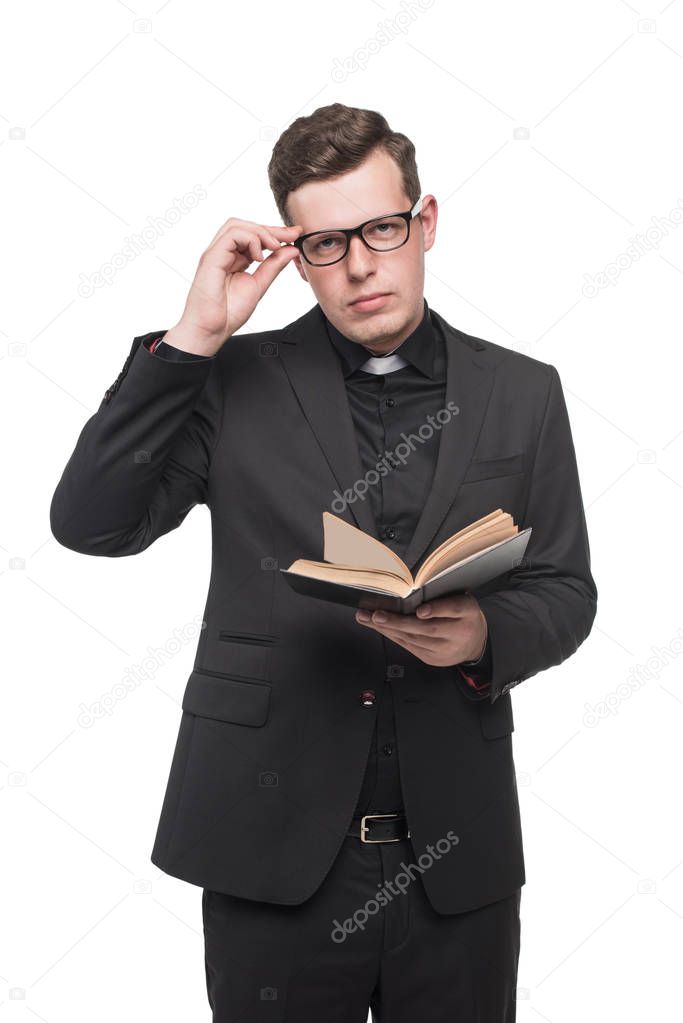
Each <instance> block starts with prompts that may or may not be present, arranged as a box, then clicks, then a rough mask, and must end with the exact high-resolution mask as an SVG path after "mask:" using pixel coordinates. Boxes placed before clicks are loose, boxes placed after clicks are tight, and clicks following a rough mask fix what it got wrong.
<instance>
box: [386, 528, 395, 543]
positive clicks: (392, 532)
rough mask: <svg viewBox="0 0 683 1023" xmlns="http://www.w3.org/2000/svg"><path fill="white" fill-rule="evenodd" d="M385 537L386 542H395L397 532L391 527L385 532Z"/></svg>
mask: <svg viewBox="0 0 683 1023" xmlns="http://www.w3.org/2000/svg"><path fill="white" fill-rule="evenodd" d="M383 536H384V538H385V539H386V540H393V539H394V538H395V537H396V530H395V529H393V528H392V527H391V526H389V528H388V529H385V530H384V533H383Z"/></svg>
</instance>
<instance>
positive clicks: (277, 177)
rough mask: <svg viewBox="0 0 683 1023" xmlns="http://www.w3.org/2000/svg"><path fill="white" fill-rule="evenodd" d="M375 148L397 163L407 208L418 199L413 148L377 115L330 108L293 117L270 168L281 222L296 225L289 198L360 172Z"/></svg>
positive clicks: (336, 105) (339, 106)
mask: <svg viewBox="0 0 683 1023" xmlns="http://www.w3.org/2000/svg"><path fill="white" fill-rule="evenodd" d="M375 149H383V150H384V151H385V152H386V153H387V154H388V155H389V156H391V157H392V158H393V159H394V160H395V162H396V163H397V165H398V167H399V170H400V171H401V178H402V182H403V188H404V191H405V193H406V195H407V196H408V198H409V200H410V203H411V205H412V204H413V203H416V202H417V200H418V199H419V197H420V179H419V177H418V174H417V163H416V162H415V146H414V145H413V143H412V142H411V141H410V139H409V138H407V136H405V135H402V134H401V132H398V131H392V130H391V128H390V127H389V125H388V124H387V121H386V119H385V118H384V117H383V116H382V114H380V113H378V112H377V111H376V110H362V109H360V108H359V107H347V106H345V105H344V104H343V103H331V104H330V105H329V106H326V107H318V109H317V110H314V111H313V113H312V114H310V115H309V116H308V117H297V119H296V120H295V121H293V122H292V123H291V124H290V126H289V127H288V128H287V129H286V130H285V131H284V132H283V133H282V135H280V137H279V139H278V140H277V142H276V143H275V145H274V147H273V153H272V156H271V158H270V163H269V164H268V180H269V181H270V187H271V189H272V192H273V195H274V197H275V203H276V205H277V208H278V210H279V212H280V216H281V217H282V220H283V223H284V224H286V225H287V226H288V227H291V226H292V224H293V223H294V221H293V220H292V218H291V217H290V215H289V212H288V210H287V197H288V195H289V193H290V192H294V191H295V190H296V189H297V188H299V186H300V185H303V184H305V183H306V182H307V181H324V180H325V179H326V178H334V177H336V176H337V175H338V174H345V173H346V172H347V171H350V170H353V169H354V167H358V166H359V164H361V163H362V162H363V161H364V160H366V159H367V158H368V156H370V154H371V153H372V152H373V150H375Z"/></svg>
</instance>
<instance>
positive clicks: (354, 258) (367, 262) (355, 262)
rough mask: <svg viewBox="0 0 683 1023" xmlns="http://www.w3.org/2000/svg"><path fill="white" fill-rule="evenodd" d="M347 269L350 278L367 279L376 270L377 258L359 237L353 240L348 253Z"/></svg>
mask: <svg viewBox="0 0 683 1023" xmlns="http://www.w3.org/2000/svg"><path fill="white" fill-rule="evenodd" d="M346 267H347V270H348V273H349V276H350V277H367V275H368V274H369V273H372V272H373V271H374V269H375V256H374V253H373V252H372V250H371V249H369V248H368V247H367V245H366V244H365V243H364V242H363V240H362V238H358V237H357V236H356V237H354V238H352V239H351V243H350V244H349V251H348V252H347V253H346Z"/></svg>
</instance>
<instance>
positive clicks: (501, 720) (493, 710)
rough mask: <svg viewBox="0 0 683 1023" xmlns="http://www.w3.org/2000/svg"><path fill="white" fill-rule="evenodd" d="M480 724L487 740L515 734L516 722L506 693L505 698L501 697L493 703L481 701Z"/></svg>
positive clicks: (510, 701)
mask: <svg viewBox="0 0 683 1023" xmlns="http://www.w3.org/2000/svg"><path fill="white" fill-rule="evenodd" d="M479 722H480V724H481V731H482V735H483V736H484V738H485V739H500V738H501V737H502V736H503V735H509V734H510V733H511V732H514V730H515V722H514V718H513V716H512V700H511V699H510V696H509V695H508V694H507V693H506V694H505V696H499V697H498V699H497V700H494V701H493V703H491V702H490V701H481V702H480V703H479Z"/></svg>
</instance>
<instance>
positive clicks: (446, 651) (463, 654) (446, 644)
mask: <svg viewBox="0 0 683 1023" xmlns="http://www.w3.org/2000/svg"><path fill="white" fill-rule="evenodd" d="M363 616H364V617H363ZM356 621H357V622H360V624H362V625H367V626H368V627H369V628H371V629H375V630H376V631H377V632H381V633H382V635H383V636H386V637H387V639H390V640H392V642H394V643H398V644H399V645H400V646H403V647H405V648H406V650H408V651H409V652H410V653H411V654H414V655H415V657H419V659H420V660H421V661H424V663H425V664H431V665H433V666H435V667H439V668H444V667H448V666H450V665H454V664H460V663H461V662H462V661H476V660H478V659H479V658H480V657H481V655H482V654H483V652H484V649H485V648H486V638H487V623H486V618H485V617H484V614H483V612H482V610H481V609H480V607H479V601H478V600H477V598H476V597H473V596H471V595H470V594H468V593H466V594H463V595H458V596H454V597H438V598H436V599H435V600H430V601H428V602H427V603H426V604H420V606H419V607H418V608H416V611H415V614H414V615H401V614H394V613H393V612H391V611H373V612H369V611H361V610H358V611H357V612H356Z"/></svg>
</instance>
